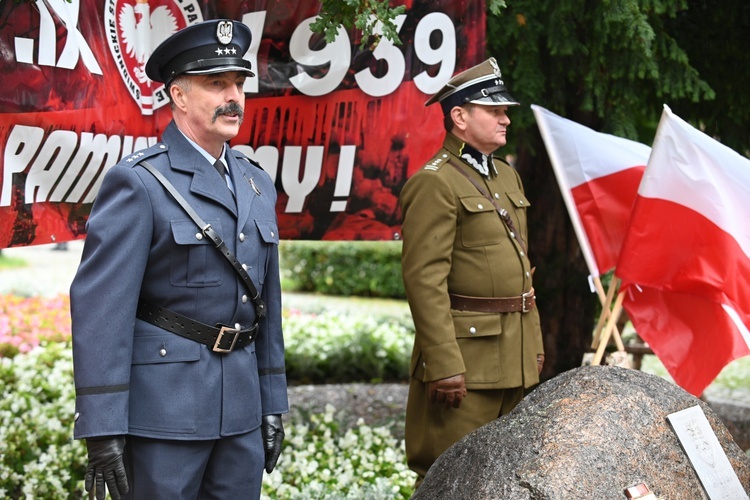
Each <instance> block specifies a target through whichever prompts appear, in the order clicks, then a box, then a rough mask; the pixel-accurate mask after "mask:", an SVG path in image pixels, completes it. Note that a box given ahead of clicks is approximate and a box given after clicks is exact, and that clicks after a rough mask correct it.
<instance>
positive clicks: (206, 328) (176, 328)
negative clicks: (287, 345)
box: [136, 299, 258, 353]
mask: <svg viewBox="0 0 750 500" xmlns="http://www.w3.org/2000/svg"><path fill="white" fill-rule="evenodd" d="M136 317H137V318H138V319H141V320H143V321H146V322H148V323H151V324H152V325H155V326H158V327H159V328H163V329H165V330H168V331H170V332H172V333H175V334H177V335H179V336H180V337H185V338H186V339H190V340H194V341H195V342H200V343H201V344H204V345H207V346H208V347H210V348H211V350H212V351H214V352H220V353H228V352H232V351H233V350H234V349H242V348H243V347H245V346H247V345H250V344H251V343H252V342H253V341H255V339H256V338H257V336H258V323H255V324H254V325H253V327H252V328H248V329H245V330H240V329H237V328H232V327H229V326H226V325H222V324H217V326H210V325H207V324H205V323H201V322H200V321H195V320H193V319H190V318H188V317H187V316H183V315H182V314H179V313H176V312H174V311H170V310H169V309H165V308H164V307H161V306H157V305H155V304H152V303H150V302H147V301H145V300H142V299H140V300H138V310H137V312H136Z"/></svg>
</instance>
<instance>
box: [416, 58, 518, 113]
mask: <svg viewBox="0 0 750 500" xmlns="http://www.w3.org/2000/svg"><path fill="white" fill-rule="evenodd" d="M436 102H439V103H440V106H441V107H442V108H443V114H446V115H447V114H448V113H449V112H450V110H451V109H453V107H454V106H463V105H464V104H467V103H470V102H471V103H474V104H484V105H505V106H518V105H519V104H521V103H519V102H518V101H517V100H516V99H515V98H514V97H513V96H512V95H510V94H509V93H508V89H507V88H506V87H505V83H503V80H502V74H501V73H500V67H499V66H498V65H497V61H496V60H495V58H494V57H490V58H489V59H487V60H486V61H484V62H483V63H481V64H477V65H476V66H474V67H472V68H469V69H467V70H466V71H463V72H461V73H459V74H457V75H456V76H454V77H453V78H451V79H450V80H449V81H448V83H446V84H445V86H443V88H442V89H440V90H439V91H438V93H437V94H435V95H433V96H432V97H430V99H429V100H428V101H427V102H426V103H424V105H425V106H429V105H430V104H433V103H436Z"/></svg>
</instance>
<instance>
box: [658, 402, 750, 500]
mask: <svg viewBox="0 0 750 500" xmlns="http://www.w3.org/2000/svg"><path fill="white" fill-rule="evenodd" d="M667 420H669V423H670V424H672V428H673V429H674V431H675V433H676V434H677V437H678V438H679V440H680V444H681V445H682V448H683V449H684V450H685V453H687V456H688V458H689V459H690V463H691V464H692V465H693V468H694V469H695V472H696V473H697V474H698V478H699V479H700V481H701V484H702V485H703V488H704V489H705V490H706V494H707V495H708V497H709V498H710V499H711V500H742V499H747V498H748V496H747V493H746V492H745V489H744V488H743V487H742V483H740V480H739V479H738V478H737V474H736V473H735V471H734V469H733V468H732V464H730V463H729V459H727V455H726V453H724V449H723V448H722V447H721V445H720V444H719V440H718V439H717V438H716V434H714V430H713V429H712V428H711V424H709V423H708V419H706V415H705V414H704V413H703V410H702V409H701V407H700V406H697V405H696V406H693V407H690V408H687V409H685V410H682V411H678V412H675V413H672V414H670V415H667Z"/></svg>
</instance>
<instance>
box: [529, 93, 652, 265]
mask: <svg viewBox="0 0 750 500" xmlns="http://www.w3.org/2000/svg"><path fill="white" fill-rule="evenodd" d="M531 109H532V110H533V111H534V116H535V117H536V122H537V125H538V126H539V131H540V132H541V134H542V138H543V139H544V144H545V146H546V148H547V153H548V154H549V157H550V161H551V163H552V168H553V170H554V171H555V176H556V177H557V182H558V184H559V185H560V191H561V192H562V196H563V199H564V200H565V204H566V206H567V208H568V213H569V215H570V219H571V222H572V223H573V228H574V229H575V232H576V236H577V237H578V242H579V244H580V245H581V251H582V252H583V256H584V259H585V260H586V265H587V266H588V268H589V272H590V273H591V276H592V277H598V276H599V275H600V274H602V273H606V272H607V271H609V270H610V269H612V268H613V267H614V266H615V264H616V263H617V257H618V255H619V253H620V248H621V246H622V242H623V240H624V238H625V230H626V228H627V225H628V219H629V218H630V211H631V209H632V207H633V201H634V200H635V195H636V191H637V190H638V184H639V183H640V181H641V177H642V176H643V170H644V169H645V168H646V163H647V162H648V157H649V154H650V153H651V148H650V147H648V146H646V145H644V144H641V143H639V142H635V141H631V140H628V139H623V138H622V137H617V136H614V135H610V134H604V133H601V132H596V131H594V130H592V129H590V128H588V127H585V126H583V125H581V124H579V123H576V122H573V121H571V120H568V119H566V118H563V117H561V116H558V115H556V114H554V113H552V112H551V111H548V110H546V109H544V108H542V107H541V106H537V105H536V104H532V105H531Z"/></svg>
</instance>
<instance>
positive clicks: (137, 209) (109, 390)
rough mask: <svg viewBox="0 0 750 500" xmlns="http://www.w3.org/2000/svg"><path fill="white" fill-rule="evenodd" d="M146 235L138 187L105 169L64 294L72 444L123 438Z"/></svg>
mask: <svg viewBox="0 0 750 500" xmlns="http://www.w3.org/2000/svg"><path fill="white" fill-rule="evenodd" d="M152 229H153V218H152V211H151V203H150V201H149V199H148V195H147V193H146V191H145V189H144V187H143V184H142V183H141V180H140V179H139V178H138V176H137V174H136V173H135V172H134V171H133V170H132V169H131V168H129V167H123V166H115V167H113V168H112V169H111V170H110V171H109V172H108V173H107V175H106V177H105V179H104V181H103V183H102V186H101V189H100V190H99V193H98V195H97V198H96V202H95V203H94V207H93V209H92V211H91V215H90V217H89V220H88V223H87V236H86V242H85V244H84V249H83V255H82V257H81V264H80V266H79V268H78V271H77V273H76V276H75V278H74V280H73V283H72V285H71V289H70V307H71V319H72V334H73V335H72V337H73V363H74V373H75V386H76V423H75V432H74V434H75V437H76V438H77V439H80V438H87V437H95V436H110V435H119V434H126V433H127V432H128V399H129V382H130V365H131V357H132V349H133V329H134V326H135V310H136V305H137V300H138V295H139V293H140V289H141V283H142V280H143V273H144V270H145V268H146V263H147V260H148V252H149V247H150V244H151V234H152Z"/></svg>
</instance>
